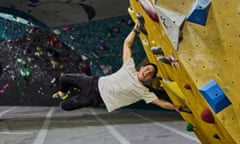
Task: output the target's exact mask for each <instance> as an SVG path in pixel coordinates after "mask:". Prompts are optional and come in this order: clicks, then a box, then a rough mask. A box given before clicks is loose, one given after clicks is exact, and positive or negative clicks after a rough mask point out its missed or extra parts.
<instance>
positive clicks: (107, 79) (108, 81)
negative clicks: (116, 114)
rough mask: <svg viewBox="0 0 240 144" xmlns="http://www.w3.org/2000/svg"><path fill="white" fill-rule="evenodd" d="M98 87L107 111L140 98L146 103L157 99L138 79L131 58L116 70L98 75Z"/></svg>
mask: <svg viewBox="0 0 240 144" xmlns="http://www.w3.org/2000/svg"><path fill="white" fill-rule="evenodd" d="M98 88H99V92H100V95H101V97H102V99H103V101H104V103H105V105H106V107H107V110H108V112H111V111H113V110H116V109H118V108H121V107H124V106H127V105H130V104H133V103H135V102H137V101H139V100H142V99H143V100H144V101H145V102H146V103H150V102H152V101H153V100H155V99H157V96H156V95H155V94H154V93H152V92H150V91H149V90H148V88H146V87H145V86H144V85H143V84H142V83H141V82H140V81H139V80H138V78H137V71H136V68H135V63H134V61H133V58H129V59H128V60H127V61H125V62H124V63H123V65H122V67H121V68H120V69H119V70H118V71H117V72H115V73H113V74H111V75H108V76H103V77H100V78H99V81H98Z"/></svg>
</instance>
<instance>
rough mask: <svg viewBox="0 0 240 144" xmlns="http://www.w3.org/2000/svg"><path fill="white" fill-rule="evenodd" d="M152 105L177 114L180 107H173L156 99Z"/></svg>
mask: <svg viewBox="0 0 240 144" xmlns="http://www.w3.org/2000/svg"><path fill="white" fill-rule="evenodd" d="M152 104H155V105H158V106H160V107H162V108H165V109H170V110H175V111H177V112H179V108H180V106H177V105H174V104H172V103H170V102H168V101H165V100H162V99H156V100H154V101H152Z"/></svg>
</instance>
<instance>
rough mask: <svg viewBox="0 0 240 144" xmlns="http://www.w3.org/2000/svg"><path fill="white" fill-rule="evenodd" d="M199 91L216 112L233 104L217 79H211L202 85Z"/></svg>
mask: <svg viewBox="0 0 240 144" xmlns="http://www.w3.org/2000/svg"><path fill="white" fill-rule="evenodd" d="M199 91H200V92H201V94H202V95H203V96H204V98H205V99H206V101H207V102H208V104H209V105H210V106H211V107H212V109H213V110H214V112H215V113H218V112H219V111H221V110H223V109H224V108H225V107H227V106H228V105H230V104H231V102H230V101H229V100H228V98H227V96H226V95H225V94H224V92H223V90H222V89H221V88H220V86H219V85H218V84H217V82H216V81H215V80H211V81H209V82H208V83H207V84H205V85H204V86H203V87H201V88H200V89H199Z"/></svg>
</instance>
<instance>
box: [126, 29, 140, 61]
mask: <svg viewBox="0 0 240 144" xmlns="http://www.w3.org/2000/svg"><path fill="white" fill-rule="evenodd" d="M137 32H138V26H137V24H136V25H135V26H134V28H133V30H132V31H131V32H130V33H129V34H128V36H127V37H126V39H125V40H124V44H123V61H126V60H127V59H129V58H130V57H131V56H132V51H131V48H132V45H133V42H134V39H135V36H136V33H137Z"/></svg>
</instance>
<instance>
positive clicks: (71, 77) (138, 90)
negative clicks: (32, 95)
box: [53, 24, 180, 112]
mask: <svg viewBox="0 0 240 144" xmlns="http://www.w3.org/2000/svg"><path fill="white" fill-rule="evenodd" d="M138 32H139V26H138V24H136V25H135V26H134V28H133V30H132V31H131V32H130V33H129V34H128V36H127V37H126V39H125V40H124V44H123V57H122V60H123V65H122V67H121V68H120V69H119V70H118V71H117V72H115V73H113V74H111V75H108V76H102V77H99V78H98V77H92V76H87V75H84V74H65V75H63V76H61V77H60V80H59V82H60V91H58V92H57V93H55V94H54V95H53V97H59V98H61V99H63V101H62V103H61V107H62V108H63V109H64V110H74V109H78V108H82V107H89V106H98V105H100V104H102V103H104V104H105V106H106V108H107V110H108V112H112V111H114V110H116V109H119V108H121V107H124V106H128V105H130V104H133V103H135V102H137V101H139V100H144V101H145V102H146V103H152V104H155V105H158V106H160V107H162V108H165V109H170V110H176V111H177V112H179V109H180V106H176V105H173V104H172V103H170V102H168V101H165V100H162V99H159V98H158V97H157V96H156V95H155V94H154V93H153V92H150V91H149V89H148V88H147V87H145V86H144V85H143V83H144V82H145V81H148V80H151V79H152V78H154V77H155V76H156V74H157V66H156V65H155V64H152V63H149V64H145V65H144V66H141V68H140V69H139V71H136V68H135V63H134V60H133V58H132V52H131V47H132V45H133V42H134V38H135V36H136V33H138ZM71 87H77V88H79V89H80V91H79V93H78V94H77V95H75V96H73V97H69V96H68V94H67V92H68V90H69V88H71Z"/></svg>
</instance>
